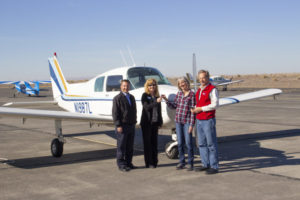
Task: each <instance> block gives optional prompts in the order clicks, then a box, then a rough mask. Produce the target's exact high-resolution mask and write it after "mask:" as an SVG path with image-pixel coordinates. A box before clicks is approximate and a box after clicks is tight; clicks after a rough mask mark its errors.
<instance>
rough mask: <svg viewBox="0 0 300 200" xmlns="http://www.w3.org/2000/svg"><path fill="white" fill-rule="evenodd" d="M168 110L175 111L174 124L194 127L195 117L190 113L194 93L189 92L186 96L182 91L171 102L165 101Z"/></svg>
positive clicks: (193, 103)
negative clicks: (187, 124)
mask: <svg viewBox="0 0 300 200" xmlns="http://www.w3.org/2000/svg"><path fill="white" fill-rule="evenodd" d="M167 105H168V107H169V108H173V109H176V115H175V122H177V123H182V124H186V123H189V124H190V125H191V126H194V125H195V115H194V114H193V113H192V112H191V108H193V107H194V106H195V93H194V92H193V91H191V90H190V92H189V94H188V95H187V96H184V93H183V92H182V91H178V93H177V95H176V97H175V99H174V101H173V102H170V101H167Z"/></svg>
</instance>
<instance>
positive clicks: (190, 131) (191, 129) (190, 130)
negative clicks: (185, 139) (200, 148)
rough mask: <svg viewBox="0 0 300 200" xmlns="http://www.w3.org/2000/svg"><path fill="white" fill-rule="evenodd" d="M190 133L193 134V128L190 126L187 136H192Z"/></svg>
mask: <svg viewBox="0 0 300 200" xmlns="http://www.w3.org/2000/svg"><path fill="white" fill-rule="evenodd" d="M192 132H193V127H192V126H190V127H189V134H192Z"/></svg>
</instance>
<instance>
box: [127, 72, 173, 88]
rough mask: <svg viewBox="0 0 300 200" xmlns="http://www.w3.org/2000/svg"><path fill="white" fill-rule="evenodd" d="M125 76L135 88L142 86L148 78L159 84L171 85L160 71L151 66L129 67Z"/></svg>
mask: <svg viewBox="0 0 300 200" xmlns="http://www.w3.org/2000/svg"><path fill="white" fill-rule="evenodd" d="M127 77H128V80H129V81H130V82H131V84H132V85H133V86H134V88H135V89H137V88H141V87H144V84H145V82H146V80H147V79H150V78H153V79H155V80H156V81H157V84H159V85H171V84H170V82H169V81H168V79H166V78H165V77H164V75H162V73H160V71H158V70H157V69H155V68H151V67H136V68H131V69H129V70H128V72H127Z"/></svg>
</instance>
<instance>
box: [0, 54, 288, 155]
mask: <svg viewBox="0 0 300 200" xmlns="http://www.w3.org/2000/svg"><path fill="white" fill-rule="evenodd" d="M49 68H50V76H51V84H52V90H53V97H54V102H56V103H57V104H58V106H60V107H61V108H63V109H65V110H66V111H51V110H37V109H24V108H9V107H3V106H2V107H0V116H12V117H20V118H22V119H23V123H24V122H25V120H26V119H27V118H38V119H52V120H54V121H55V130H56V136H57V138H55V139H53V140H52V142H51V153H52V155H53V156H54V157H60V156H61V155H62V153H63V145H64V142H65V139H64V137H63V133H62V121H63V120H79V121H86V122H89V123H90V126H92V125H93V124H107V125H113V120H112V100H113V98H114V97H115V96H116V95H117V94H118V93H119V90H120V80H121V79H128V80H129V81H130V83H131V91H130V93H131V94H132V95H134V96H135V99H136V101H137V119H138V123H137V125H138V124H139V120H140V118H141V113H142V104H141V96H142V93H143V92H144V83H145V81H146V80H147V79H149V78H154V79H156V80H157V82H158V85H159V91H160V93H161V94H165V95H166V96H167V97H168V99H169V101H172V100H173V99H174V97H175V95H176V93H177V91H178V88H177V87H175V86H172V85H171V84H170V83H169V81H168V80H167V79H166V78H165V77H164V76H163V75H162V73H160V72H159V71H158V70H157V69H155V68H153V67H145V66H140V67H137V66H131V67H122V68H117V69H113V70H110V71H108V72H105V73H103V74H100V75H98V76H96V77H95V78H93V79H91V80H89V81H88V82H84V83H74V84H70V83H68V82H67V81H66V79H65V77H64V75H63V73H62V71H61V68H60V66H59V64H58V60H57V58H56V56H53V57H51V58H49ZM281 92H282V91H281V90H279V89H265V90H260V91H257V92H250V93H245V94H241V95H236V96H231V97H227V98H221V99H220V101H219V104H220V106H225V105H231V104H235V103H239V102H242V101H246V100H251V99H256V98H262V97H266V96H271V95H277V94H280V93H281ZM174 115H175V110H172V109H169V108H168V107H167V105H166V103H165V102H162V117H163V122H164V124H163V127H164V128H170V129H173V130H174V127H175V124H174ZM175 147H176V144H175V143H174V142H173V143H172V145H169V146H167V147H166V150H170V151H172V150H174V149H175ZM175 150H176V149H175ZM168 157H170V156H168Z"/></svg>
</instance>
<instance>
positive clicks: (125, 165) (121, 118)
mask: <svg viewBox="0 0 300 200" xmlns="http://www.w3.org/2000/svg"><path fill="white" fill-rule="evenodd" d="M198 79H199V82H200V84H201V85H200V88H199V89H198V90H197V92H196V94H195V93H194V92H193V91H192V90H191V88H190V83H189V81H188V80H187V79H186V78H185V77H182V78H179V79H178V89H179V91H178V93H177V95H176V97H175V99H174V101H172V102H171V101H168V99H167V97H166V96H165V95H160V94H159V91H158V86H157V82H156V80H155V79H148V80H147V81H146V83H145V85H144V87H145V92H144V93H143V95H142V99H141V100H142V105H143V111H142V116H141V121H140V125H141V129H142V133H143V143H144V159H145V166H146V168H156V167H157V163H158V158H157V156H158V151H157V143H158V142H157V140H158V129H159V128H160V127H161V126H162V124H163V119H162V114H161V102H162V99H164V100H165V101H166V104H167V105H168V107H169V108H172V109H176V115H175V124H176V134H177V140H178V151H179V164H178V165H177V166H176V168H177V169H178V170H179V169H185V168H186V169H187V170H188V171H192V170H194V169H195V171H206V173H207V174H215V173H218V169H219V166H218V148H217V137H216V120H215V110H216V108H217V107H218V102H219V97H218V91H217V89H216V88H215V86H213V85H212V84H211V83H210V82H209V72H208V71H205V70H200V71H199V72H198ZM129 87H130V82H129V81H128V80H122V81H121V86H120V88H121V92H120V94H118V95H117V96H115V98H114V99H113V109H112V113H113V120H114V123H115V126H116V135H117V165H118V167H119V169H120V170H121V171H129V170H131V169H135V168H136V166H134V165H133V164H132V156H133V144H134V134H135V124H136V102H135V98H134V96H133V95H131V94H129ZM195 125H196V127H197V137H198V144H199V152H200V157H201V162H202V166H201V167H198V168H194V151H193V137H192V132H193V129H194V126H195ZM185 146H186V147H187V151H188V152H187V153H188V160H187V164H186V162H185V154H184V149H185Z"/></svg>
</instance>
